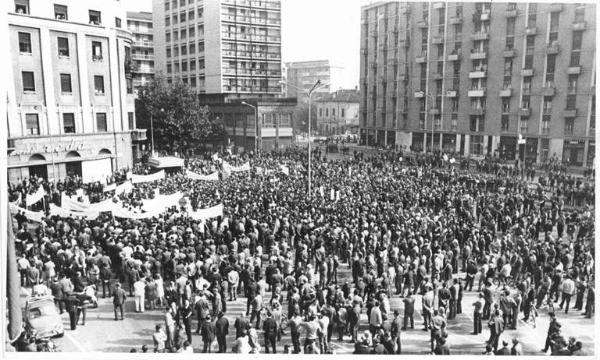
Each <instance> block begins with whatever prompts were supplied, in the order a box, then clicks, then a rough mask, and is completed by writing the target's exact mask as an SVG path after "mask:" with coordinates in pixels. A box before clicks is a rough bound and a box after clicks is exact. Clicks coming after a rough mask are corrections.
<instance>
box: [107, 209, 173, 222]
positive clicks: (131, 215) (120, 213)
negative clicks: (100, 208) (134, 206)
mask: <svg viewBox="0 0 600 360" xmlns="http://www.w3.org/2000/svg"><path fill="white" fill-rule="evenodd" d="M160 213H161V212H160V211H148V212H144V213H136V212H133V211H129V210H127V209H124V208H115V209H114V210H113V211H112V214H113V216H114V217H119V218H124V219H132V220H142V219H149V218H151V217H158V216H159V215H160Z"/></svg>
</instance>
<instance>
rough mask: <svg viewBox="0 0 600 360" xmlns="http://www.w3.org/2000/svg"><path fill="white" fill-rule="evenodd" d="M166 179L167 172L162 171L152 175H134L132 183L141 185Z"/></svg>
mask: <svg viewBox="0 0 600 360" xmlns="http://www.w3.org/2000/svg"><path fill="white" fill-rule="evenodd" d="M164 178H165V171H164V170H161V171H159V172H157V173H154V174H151V175H136V174H133V176H132V177H131V182H132V183H134V184H139V183H144V182H150V181H156V180H160V179H164Z"/></svg>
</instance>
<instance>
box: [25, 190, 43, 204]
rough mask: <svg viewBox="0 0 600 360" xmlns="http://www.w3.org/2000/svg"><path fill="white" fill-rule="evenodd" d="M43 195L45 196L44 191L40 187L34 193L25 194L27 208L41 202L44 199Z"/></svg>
mask: <svg viewBox="0 0 600 360" xmlns="http://www.w3.org/2000/svg"><path fill="white" fill-rule="evenodd" d="M44 195H46V192H45V191H44V187H43V186H42V185H40V187H39V188H38V189H37V191H36V192H35V193H33V194H27V196H26V197H25V202H26V203H27V206H31V205H33V204H35V203H37V202H38V201H40V200H42V199H43V198H44Z"/></svg>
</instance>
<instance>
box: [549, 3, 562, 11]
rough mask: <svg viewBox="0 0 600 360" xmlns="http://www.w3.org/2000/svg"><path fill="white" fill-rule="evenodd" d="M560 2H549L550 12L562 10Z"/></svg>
mask: <svg viewBox="0 0 600 360" xmlns="http://www.w3.org/2000/svg"><path fill="white" fill-rule="evenodd" d="M562 9H563V8H562V4H554V3H553V4H550V12H558V11H562Z"/></svg>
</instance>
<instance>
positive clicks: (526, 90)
mask: <svg viewBox="0 0 600 360" xmlns="http://www.w3.org/2000/svg"><path fill="white" fill-rule="evenodd" d="M521 95H531V84H530V85H529V87H523V89H521Z"/></svg>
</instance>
